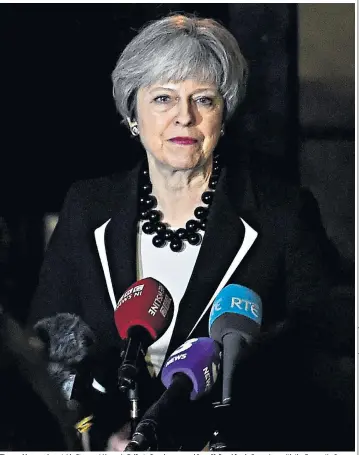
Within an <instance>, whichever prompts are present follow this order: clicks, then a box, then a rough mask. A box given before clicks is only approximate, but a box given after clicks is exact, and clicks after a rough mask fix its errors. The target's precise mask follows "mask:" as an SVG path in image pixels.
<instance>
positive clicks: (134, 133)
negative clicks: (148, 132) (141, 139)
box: [130, 123, 139, 136]
mask: <svg viewBox="0 0 359 455" xmlns="http://www.w3.org/2000/svg"><path fill="white" fill-rule="evenodd" d="M130 130H131V134H132V136H138V135H139V131H138V126H137V123H136V124H134V125H132V126H131V127H130Z"/></svg>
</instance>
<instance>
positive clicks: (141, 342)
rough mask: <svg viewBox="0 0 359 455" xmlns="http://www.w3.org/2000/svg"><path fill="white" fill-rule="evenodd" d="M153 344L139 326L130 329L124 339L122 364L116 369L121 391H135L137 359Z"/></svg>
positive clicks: (146, 332) (148, 335)
mask: <svg viewBox="0 0 359 455" xmlns="http://www.w3.org/2000/svg"><path fill="white" fill-rule="evenodd" d="M152 342H153V340H152V338H151V336H150V334H149V332H148V331H147V330H146V329H145V328H144V327H141V326H134V327H131V328H130V329H129V331H128V338H127V339H126V348H125V352H124V354H123V360H122V364H121V366H120V367H119V369H118V385H119V388H120V390H121V391H123V392H125V391H128V390H129V389H132V390H133V389H135V387H136V377H137V374H138V359H139V356H140V355H141V352H142V353H144V352H146V351H147V348H148V346H150V344H151V343H152Z"/></svg>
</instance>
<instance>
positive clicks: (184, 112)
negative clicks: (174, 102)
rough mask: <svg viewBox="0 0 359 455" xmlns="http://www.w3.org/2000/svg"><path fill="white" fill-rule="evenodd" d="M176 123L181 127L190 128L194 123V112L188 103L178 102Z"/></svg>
mask: <svg viewBox="0 0 359 455" xmlns="http://www.w3.org/2000/svg"><path fill="white" fill-rule="evenodd" d="M175 120H176V123H177V124H180V125H182V126H190V125H193V124H194V123H195V112H194V109H193V106H192V105H191V102H190V101H180V102H179V103H178V111H177V115H176V119H175Z"/></svg>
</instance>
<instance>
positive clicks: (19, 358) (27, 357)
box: [0, 306, 81, 450]
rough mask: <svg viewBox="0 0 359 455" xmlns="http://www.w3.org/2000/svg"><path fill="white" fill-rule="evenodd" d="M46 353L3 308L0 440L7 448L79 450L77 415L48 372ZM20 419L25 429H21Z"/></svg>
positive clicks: (0, 323)
mask: <svg viewBox="0 0 359 455" xmlns="http://www.w3.org/2000/svg"><path fill="white" fill-rule="evenodd" d="M44 349H45V346H44V343H43V342H42V341H41V340H40V338H39V337H38V336H36V334H35V333H34V331H33V330H30V329H23V328H22V327H21V326H20V324H18V323H17V322H16V321H15V320H14V319H13V318H12V317H11V316H10V315H9V314H7V313H6V312H5V311H4V310H3V309H2V308H1V306H0V357H1V359H0V370H2V371H1V375H0V378H1V381H0V382H1V386H0V391H1V395H2V396H1V400H0V401H1V404H2V413H3V415H4V417H6V421H4V425H3V427H4V428H3V429H2V430H3V431H2V432H1V433H2V434H1V437H0V439H1V441H2V444H3V446H2V448H3V449H5V447H9V450H25V448H26V447H27V448H29V449H30V450H49V447H50V448H51V447H52V449H51V450H63V449H64V448H66V446H67V450H81V445H80V443H79V441H78V438H77V436H76V433H75V430H74V423H75V421H76V420H75V416H74V414H73V413H72V412H71V411H70V410H69V409H68V407H67V405H66V402H65V399H64V397H63V395H62V393H61V391H60V389H59V387H58V385H57V384H56V381H54V380H53V378H52V377H51V375H50V374H49V372H48V371H47V362H46V360H45V359H44ZM3 361H5V362H3ZM2 367H4V368H3V369H2ZM33 409H36V418H35V419H34V415H31V413H33ZM19 416H20V417H21V419H25V420H24V421H25V422H26V425H19ZM14 417H15V422H14ZM54 419H55V420H54ZM61 434H62V436H63V439H62V440H61ZM26 441H27V442H26ZM26 444H27V445H26Z"/></svg>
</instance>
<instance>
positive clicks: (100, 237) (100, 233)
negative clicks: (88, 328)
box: [95, 218, 116, 310]
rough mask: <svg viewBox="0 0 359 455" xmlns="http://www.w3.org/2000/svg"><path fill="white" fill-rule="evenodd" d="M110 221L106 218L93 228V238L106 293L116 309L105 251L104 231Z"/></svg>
mask: <svg viewBox="0 0 359 455" xmlns="http://www.w3.org/2000/svg"><path fill="white" fill-rule="evenodd" d="M110 221H111V218H110V219H109V220H107V221H106V223H104V224H103V225H102V226H100V227H98V228H97V229H96V230H95V240H96V246H97V250H98V254H99V256H100V260H101V265H102V270H103V273H104V275H105V280H106V285H107V290H108V293H109V296H110V299H111V303H112V306H113V309H114V310H115V309H116V298H115V293H114V291H113V286H112V281H111V275H110V268H109V265H108V260H107V253H106V247H105V231H106V227H107V225H108V223H109V222H110Z"/></svg>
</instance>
